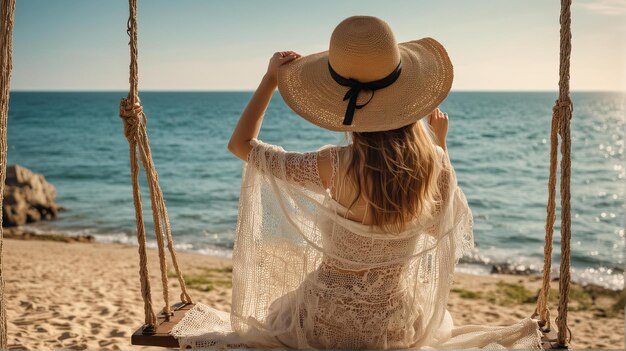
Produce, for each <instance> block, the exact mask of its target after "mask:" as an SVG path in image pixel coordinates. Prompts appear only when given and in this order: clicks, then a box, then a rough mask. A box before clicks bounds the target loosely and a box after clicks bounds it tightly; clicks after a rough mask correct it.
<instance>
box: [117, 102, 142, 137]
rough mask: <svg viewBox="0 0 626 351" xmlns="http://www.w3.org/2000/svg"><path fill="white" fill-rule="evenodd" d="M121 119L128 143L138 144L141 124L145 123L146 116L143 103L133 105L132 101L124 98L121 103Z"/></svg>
mask: <svg viewBox="0 0 626 351" xmlns="http://www.w3.org/2000/svg"><path fill="white" fill-rule="evenodd" d="M120 118H121V119H122V121H123V122H124V135H125V136H126V139H128V142H136V141H137V134H138V133H139V127H140V125H141V123H145V115H144V113H143V109H142V107H141V103H140V102H139V100H138V99H137V102H136V103H134V104H133V101H132V99H130V98H122V101H121V102H120Z"/></svg>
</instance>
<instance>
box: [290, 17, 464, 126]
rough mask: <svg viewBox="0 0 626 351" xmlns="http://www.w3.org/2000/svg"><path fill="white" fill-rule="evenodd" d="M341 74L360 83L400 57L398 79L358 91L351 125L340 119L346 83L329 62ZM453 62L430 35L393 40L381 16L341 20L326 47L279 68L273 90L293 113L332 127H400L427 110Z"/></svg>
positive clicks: (442, 91)
mask: <svg viewBox="0 0 626 351" xmlns="http://www.w3.org/2000/svg"><path fill="white" fill-rule="evenodd" d="M329 61H330V64H331V65H332V67H333V69H334V70H335V71H336V72H337V73H339V74H340V75H341V76H343V77H345V78H351V79H355V80H358V81H360V82H362V83H365V82H369V81H374V80H378V79H381V78H384V77H385V76H387V75H388V74H389V73H391V72H392V71H393V70H394V69H395V67H396V66H397V65H398V63H400V62H401V65H402V72H401V74H400V77H399V78H398V80H397V81H395V82H394V83H393V84H391V85H390V86H388V87H386V88H383V89H380V90H377V91H375V92H374V94H373V96H372V92H371V91H363V92H362V93H361V94H360V95H359V99H358V103H359V104H363V103H365V102H367V101H368V100H369V99H370V98H371V101H369V103H368V104H367V105H366V106H365V107H363V108H362V109H359V110H356V113H355V116H354V120H353V123H352V125H349V126H346V125H343V124H342V122H343V119H344V115H345V112H346V107H347V104H348V101H344V100H343V98H344V95H345V94H346V92H347V91H348V87H345V86H341V85H339V84H338V83H337V82H335V81H334V80H333V78H332V77H331V75H330V73H329V70H328V64H329ZM453 76H454V74H453V67H452V62H451V61H450V58H449V57H448V54H447V52H446V50H445V49H444V47H443V46H442V45H441V44H440V43H439V42H438V41H436V40H435V39H432V38H423V39H420V40H415V41H410V42H405V43H400V44H397V43H396V40H395V38H394V36H393V33H392V31H391V29H390V28H389V26H388V25H387V23H385V22H384V21H382V20H380V19H378V18H375V17H367V16H358V17H350V18H348V19H346V20H344V21H343V22H342V23H340V24H339V25H338V26H337V28H336V29H335V31H334V32H333V35H332V37H331V41H330V47H329V50H328V51H324V52H320V53H317V54H312V55H308V56H304V57H301V58H299V59H296V60H294V61H292V62H290V63H288V64H285V65H283V66H281V67H280V68H279V71H278V90H279V91H280V94H281V95H282V97H283V99H284V100H285V102H286V103H287V105H289V107H291V108H292V109H293V110H294V111H295V112H296V113H297V114H299V115H300V116H302V117H303V118H305V119H306V120H308V121H309V122H311V123H314V124H316V125H318V126H320V127H322V128H326V129H329V130H333V131H358V132H373V131H383V130H391V129H396V128H400V127H402V126H405V125H408V124H411V123H413V122H415V121H417V120H419V119H420V118H423V117H424V116H426V115H428V114H429V113H430V112H432V111H433V110H434V109H435V108H436V107H437V106H438V105H439V104H440V103H441V102H442V101H443V100H444V99H445V98H446V97H447V96H448V93H449V91H450V88H451V87H452V80H453Z"/></svg>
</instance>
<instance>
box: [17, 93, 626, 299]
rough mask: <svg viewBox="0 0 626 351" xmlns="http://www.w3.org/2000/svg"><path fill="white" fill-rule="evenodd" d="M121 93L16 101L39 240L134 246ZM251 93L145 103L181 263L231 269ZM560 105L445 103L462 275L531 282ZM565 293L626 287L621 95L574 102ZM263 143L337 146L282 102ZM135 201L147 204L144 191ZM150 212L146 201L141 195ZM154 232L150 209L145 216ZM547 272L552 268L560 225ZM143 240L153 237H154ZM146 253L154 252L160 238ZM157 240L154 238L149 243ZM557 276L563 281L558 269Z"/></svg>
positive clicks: (470, 98) (468, 98) (549, 99)
mask: <svg viewBox="0 0 626 351" xmlns="http://www.w3.org/2000/svg"><path fill="white" fill-rule="evenodd" d="M125 95H126V93H125V92H12V93H11V96H10V104H9V129H8V145H9V153H8V159H9V164H19V165H22V166H25V167H27V168H29V169H31V170H33V171H34V172H37V173H41V174H43V175H45V177H46V179H47V180H48V181H49V182H50V183H51V184H53V185H54V186H55V187H56V189H57V202H58V203H59V204H60V205H61V206H63V207H64V208H65V210H64V211H63V212H61V213H60V215H59V218H58V219H57V220H54V221H48V222H40V223H36V224H31V225H28V226H26V228H27V229H29V230H33V231H36V232H40V233H64V234H67V235H81V234H82V235H93V236H94V237H95V238H96V240H97V241H102V242H118V243H127V244H129V245H137V244H136V231H135V216H134V208H133V200H132V193H131V183H130V171H129V150H128V143H127V141H126V139H125V137H124V135H123V132H122V121H121V120H120V118H119V117H118V111H119V102H120V98H121V97H123V96H125ZM251 95H252V92H143V93H141V100H142V103H143V106H144V111H145V112H146V114H147V116H148V126H147V128H148V134H149V137H150V142H151V146H152V152H153V157H154V162H155V164H156V168H157V171H158V174H159V179H160V184H161V188H162V190H163V193H164V197H165V200H166V204H167V208H168V211H169V215H170V221H171V224H172V233H173V236H174V242H175V247H176V249H177V250H179V251H190V252H197V253H201V254H206V255H219V256H230V255H231V253H232V248H233V237H234V230H235V224H236V221H237V208H238V201H239V192H240V186H241V171H242V167H243V162H242V161H240V160H239V159H237V158H236V157H235V156H233V155H232V154H230V153H229V152H228V150H227V148H226V144H227V142H228V139H229V137H230V135H231V133H232V130H233V128H234V126H235V124H236V122H237V120H238V118H239V115H240V114H241V112H242V110H243V109H244V107H245V106H246V103H247V102H248V100H249V99H250V97H251ZM556 97H557V94H556V92H452V93H451V94H450V96H449V97H448V99H447V100H446V101H445V102H444V103H443V104H442V106H441V109H442V110H444V111H446V112H447V113H448V114H449V116H450V117H449V118H450V129H449V134H448V149H449V154H450V158H451V160H452V164H453V166H454V167H455V169H456V172H457V176H458V181H459V184H460V186H461V187H462V189H463V190H464V192H465V194H466V196H467V198H468V201H469V204H470V207H471V209H472V211H473V215H474V221H475V228H474V236H475V242H476V250H475V252H474V253H473V254H472V255H470V256H469V257H465V258H463V259H462V260H461V263H460V265H459V267H458V270H460V271H464V272H469V273H473V274H489V273H490V272H492V271H494V270H498V269H500V270H503V269H504V270H506V271H509V272H513V273H515V272H518V273H523V274H537V273H539V272H540V271H541V269H542V263H543V244H544V235H545V230H544V226H545V220H546V202H547V179H548V164H549V147H550V137H549V135H550V123H551V115H552V106H553V105H554V101H555V99H556ZM572 99H573V102H574V115H573V119H572V120H571V126H572V178H571V191H572V199H571V208H572V242H571V244H572V253H571V259H572V274H573V280H574V281H577V282H580V283H583V284H587V283H592V284H597V285H601V286H604V287H608V288H612V289H622V288H623V287H624V258H625V245H624V242H625V241H624V240H625V239H624V225H625V222H624V213H625V206H624V191H625V184H626V183H625V178H626V169H625V168H624V166H625V164H624V131H625V112H626V107H625V100H626V95H625V94H624V93H609V92H574V93H572ZM259 138H260V139H261V140H263V141H265V142H269V143H274V144H279V145H281V146H283V147H284V148H285V149H287V150H294V151H306V150H315V149H317V148H319V147H320V146H323V145H326V144H332V143H345V135H344V134H343V133H334V132H329V131H326V130H323V129H320V128H318V127H316V126H314V125H312V124H309V123H308V122H306V121H304V120H303V119H302V118H300V117H298V116H297V115H296V114H295V113H293V112H292V111H291V110H290V109H289V107H288V106H287V105H286V104H285V103H284V102H283V100H282V99H281V97H280V95H279V94H278V93H276V94H275V96H274V97H273V99H272V101H271V104H270V106H269V108H268V110H267V113H266V115H265V121H264V123H263V127H262V130H261V134H260V136H259ZM142 189H143V190H144V194H145V191H146V190H147V187H146V184H145V179H143V180H142ZM144 199H146V200H147V199H148V197H147V194H145V195H144ZM145 208H146V216H145V217H146V219H147V220H148V221H149V219H150V218H151V216H150V215H149V212H148V208H149V201H148V202H147V203H146V204H145ZM559 215H560V212H559V211H558V210H557V223H556V227H555V229H556V232H555V243H554V256H553V261H554V262H555V263H556V265H558V262H559V254H560V245H559V239H560V235H559V230H560V226H559V219H558V216H559ZM148 230H150V226H148ZM148 233H149V237H152V240H151V242H150V245H153V246H154V245H155V244H154V243H155V240H154V234H152V233H151V232H148ZM150 235H151V236H150ZM553 270H554V273H555V274H556V275H558V270H557V267H555V268H554V269H553Z"/></svg>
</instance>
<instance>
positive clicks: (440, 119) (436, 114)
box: [428, 108, 448, 150]
mask: <svg viewBox="0 0 626 351" xmlns="http://www.w3.org/2000/svg"><path fill="white" fill-rule="evenodd" d="M428 125H429V126H430V129H431V130H432V131H433V134H434V135H435V139H437V140H435V143H436V144H437V145H439V146H441V147H442V148H443V149H444V150H445V149H446V137H447V135H448V114H447V113H444V112H442V111H441V110H440V109H439V108H436V109H435V110H434V111H433V112H431V113H430V115H428Z"/></svg>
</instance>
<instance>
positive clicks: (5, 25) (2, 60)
mask: <svg viewBox="0 0 626 351" xmlns="http://www.w3.org/2000/svg"><path fill="white" fill-rule="evenodd" d="M0 19H1V22H0V43H1V44H0V45H1V46H2V47H1V48H0V71H1V73H0V212H2V202H3V198H4V182H5V180H6V175H7V173H6V170H7V168H6V164H7V126H8V125H7V122H8V113H9V88H10V83H11V68H12V48H13V20H14V19H15V0H0ZM0 217H1V216H0ZM2 236H3V232H2V218H0V349H3V350H4V349H6V348H7V314H6V312H7V311H6V305H7V304H6V301H5V296H4V278H3V273H4V269H3V266H2V249H3V247H2V246H3V244H2Z"/></svg>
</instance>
